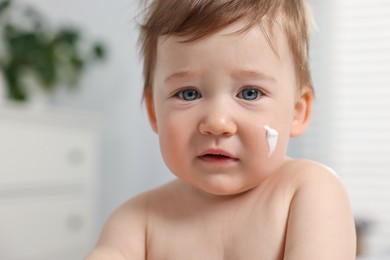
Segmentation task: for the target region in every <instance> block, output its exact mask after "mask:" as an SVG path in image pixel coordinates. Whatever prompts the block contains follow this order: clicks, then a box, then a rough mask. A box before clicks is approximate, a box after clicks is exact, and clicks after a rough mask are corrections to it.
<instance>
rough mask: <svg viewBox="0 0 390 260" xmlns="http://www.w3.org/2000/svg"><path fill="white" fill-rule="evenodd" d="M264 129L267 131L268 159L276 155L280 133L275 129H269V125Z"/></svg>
mask: <svg viewBox="0 0 390 260" xmlns="http://www.w3.org/2000/svg"><path fill="white" fill-rule="evenodd" d="M264 129H265V130H266V131H267V134H266V135H267V142H268V147H269V152H268V157H271V155H272V154H273V153H274V151H275V148H276V144H277V142H278V136H279V133H278V131H276V130H275V129H273V128H271V127H269V126H268V125H266V126H264Z"/></svg>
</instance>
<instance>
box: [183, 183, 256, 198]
mask: <svg viewBox="0 0 390 260" xmlns="http://www.w3.org/2000/svg"><path fill="white" fill-rule="evenodd" d="M190 185H191V184H190ZM259 185H260V182H259V183H252V184H251V185H245V186H239V185H237V184H234V185H226V184H225V185H222V184H220V185H216V184H213V185H193V184H192V185H191V186H192V188H193V191H194V192H195V193H196V194H197V195H201V196H203V197H205V198H211V199H213V198H215V199H224V198H232V197H239V196H241V195H243V194H246V193H248V192H250V191H253V190H255V189H256V188H257V187H258V186H259Z"/></svg>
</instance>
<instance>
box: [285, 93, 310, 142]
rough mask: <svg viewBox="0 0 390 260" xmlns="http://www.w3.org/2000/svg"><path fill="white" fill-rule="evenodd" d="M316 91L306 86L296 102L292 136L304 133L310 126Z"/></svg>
mask: <svg viewBox="0 0 390 260" xmlns="http://www.w3.org/2000/svg"><path fill="white" fill-rule="evenodd" d="M313 98H314V93H313V90H312V89H311V88H310V87H307V86H304V87H303V88H302V89H301V91H300V93H299V96H298V98H297V100H296V102H295V107H294V110H295V111H294V119H293V123H292V127H291V132H290V136H291V137H297V136H300V135H301V134H303V133H304V132H305V131H306V129H307V127H308V126H309V122H310V118H311V112H312V107H313Z"/></svg>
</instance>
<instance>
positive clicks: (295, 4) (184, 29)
mask: <svg viewBox="0 0 390 260" xmlns="http://www.w3.org/2000/svg"><path fill="white" fill-rule="evenodd" d="M145 4H146V8H145V13H144V23H142V24H141V26H140V27H141V32H140V38H139V43H140V47H141V55H142V57H143V63H144V64H143V66H144V94H145V93H146V92H147V91H150V90H151V87H152V81H153V71H154V67H155V64H156V55H157V42H158V39H159V37H160V36H166V35H176V36H181V37H184V38H185V41H186V42H189V41H194V40H197V39H201V38H203V37H206V36H208V35H210V34H212V33H214V32H217V31H218V30H221V29H222V28H224V27H226V26H228V25H230V24H232V23H234V22H236V21H238V20H240V19H245V20H246V21H248V25H247V26H246V27H245V28H244V29H243V30H246V29H248V28H250V27H252V26H254V25H260V26H261V28H262V29H263V32H264V33H265V34H266V37H267V40H268V42H269V43H270V45H271V47H272V48H273V49H274V51H276V48H275V46H276V43H275V42H274V40H273V38H272V30H271V28H272V26H273V24H274V23H275V20H276V18H277V16H278V15H280V17H281V19H280V21H281V26H282V29H283V30H284V33H285V34H286V38H287V41H288V44H289V47H290V50H291V53H292V55H293V58H294V65H295V73H296V76H297V81H298V84H299V86H306V87H309V88H311V89H312V81H311V76H310V68H309V61H308V60H309V38H310V23H311V22H312V20H311V19H310V17H311V13H310V10H309V9H308V6H307V4H306V3H305V1H304V0H152V1H146V2H145ZM264 18H266V19H264ZM312 90H313V89H312Z"/></svg>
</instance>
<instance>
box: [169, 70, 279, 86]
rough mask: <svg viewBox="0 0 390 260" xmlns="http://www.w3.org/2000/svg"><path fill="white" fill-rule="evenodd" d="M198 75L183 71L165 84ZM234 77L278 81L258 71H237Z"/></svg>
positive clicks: (173, 75)
mask: <svg viewBox="0 0 390 260" xmlns="http://www.w3.org/2000/svg"><path fill="white" fill-rule="evenodd" d="M197 75H199V73H198V72H196V71H189V70H183V71H179V72H175V73H173V74H171V75H169V76H168V77H166V78H165V80H164V82H165V83H166V82H170V81H174V80H180V79H183V78H191V77H195V76H197ZM232 76H233V78H236V79H241V78H249V79H254V80H269V81H276V79H275V78H274V77H272V76H271V75H268V74H265V73H263V72H260V71H256V70H237V71H234V72H233V73H232Z"/></svg>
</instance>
